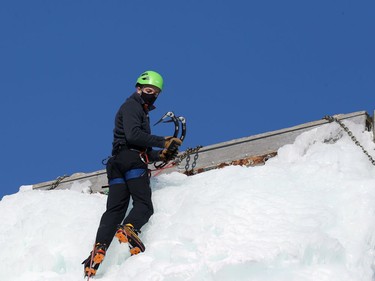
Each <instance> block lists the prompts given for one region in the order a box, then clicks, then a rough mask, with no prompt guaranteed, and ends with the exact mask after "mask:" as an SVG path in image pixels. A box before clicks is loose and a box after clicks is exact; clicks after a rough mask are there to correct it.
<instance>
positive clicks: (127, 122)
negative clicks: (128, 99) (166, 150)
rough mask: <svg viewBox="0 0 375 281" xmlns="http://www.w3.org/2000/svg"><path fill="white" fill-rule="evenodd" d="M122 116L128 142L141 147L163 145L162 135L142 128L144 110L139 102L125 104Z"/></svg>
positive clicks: (161, 146)
mask: <svg viewBox="0 0 375 281" xmlns="http://www.w3.org/2000/svg"><path fill="white" fill-rule="evenodd" d="M122 117H123V120H122V122H123V127H124V132H125V137H126V141H127V142H128V143H129V144H132V145H136V146H143V147H160V148H163V147H164V143H165V139H164V137H161V136H155V135H151V134H148V133H147V132H144V131H143V130H142V120H143V119H144V112H143V109H142V108H141V107H140V106H139V104H137V103H128V104H126V105H125V106H124V108H123V112H122Z"/></svg>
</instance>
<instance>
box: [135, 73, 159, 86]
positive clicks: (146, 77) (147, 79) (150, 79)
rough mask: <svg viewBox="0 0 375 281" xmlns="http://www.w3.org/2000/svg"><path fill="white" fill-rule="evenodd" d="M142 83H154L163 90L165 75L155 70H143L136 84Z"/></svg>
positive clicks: (153, 84)
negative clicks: (162, 75)
mask: <svg viewBox="0 0 375 281" xmlns="http://www.w3.org/2000/svg"><path fill="white" fill-rule="evenodd" d="M138 84H140V85H152V86H155V87H158V88H159V89H160V91H161V90H163V77H161V75H160V74H159V73H157V72H155V71H152V70H148V71H145V72H143V73H142V74H141V75H140V76H139V77H138V79H137V84H136V86H138Z"/></svg>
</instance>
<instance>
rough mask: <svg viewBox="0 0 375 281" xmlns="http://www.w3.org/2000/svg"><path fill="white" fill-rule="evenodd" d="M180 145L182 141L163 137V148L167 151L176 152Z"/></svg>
mask: <svg viewBox="0 0 375 281" xmlns="http://www.w3.org/2000/svg"><path fill="white" fill-rule="evenodd" d="M181 144H182V140H180V139H179V138H174V137H165V144H164V148H165V149H166V150H169V151H175V150H178V147H179V146H180V145H181Z"/></svg>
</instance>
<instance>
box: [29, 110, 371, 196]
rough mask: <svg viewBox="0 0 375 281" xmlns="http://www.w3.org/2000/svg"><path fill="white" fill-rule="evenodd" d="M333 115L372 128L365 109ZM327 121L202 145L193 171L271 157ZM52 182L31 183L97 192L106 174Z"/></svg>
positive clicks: (179, 168) (182, 166) (180, 169)
mask: <svg viewBox="0 0 375 281" xmlns="http://www.w3.org/2000/svg"><path fill="white" fill-rule="evenodd" d="M334 117H336V118H338V119H340V120H345V119H347V120H351V121H352V122H354V123H356V124H360V125H362V126H363V130H370V128H373V126H372V119H371V118H370V117H369V115H368V114H367V112H366V111H359V112H354V113H349V114H338V115H334ZM327 123H329V122H328V121H327V120H325V119H322V120H317V121H313V122H309V123H305V124H301V125H297V126H294V127H290V128H286V129H281V130H276V131H272V132H268V133H262V134H258V135H254V136H250V137H244V138H239V139H234V140H230V141H227V142H222V143H218V144H213V145H209V146H206V147H203V148H201V149H200V150H199V153H198V159H197V161H196V166H195V168H194V169H195V170H196V171H199V170H200V171H204V170H209V169H212V168H215V167H220V166H223V165H224V166H225V165H226V164H228V163H234V162H233V161H240V160H241V159H250V158H251V157H255V156H257V157H259V156H263V157H265V158H267V155H273V156H274V155H275V152H276V151H277V150H278V149H279V148H280V147H282V146H283V145H285V144H290V143H293V142H294V140H295V139H296V137H297V136H298V135H300V134H301V133H303V132H306V131H309V130H311V129H313V128H316V127H318V126H321V125H324V124H327ZM193 161H194V154H193V155H191V157H190V162H188V163H187V162H186V159H184V160H183V161H182V162H181V163H180V164H179V165H178V166H177V167H176V166H174V167H171V168H168V169H164V170H162V171H157V172H158V174H159V173H171V172H174V171H178V172H186V169H185V167H188V170H190V169H191V168H192V163H193ZM186 164H188V165H186ZM149 168H150V169H153V168H154V167H153V166H151V165H150V167H149ZM153 174H154V175H155V172H153ZM56 183H57V182H56V180H52V181H47V182H43V183H39V184H35V185H33V189H42V190H48V189H51V188H57V189H74V185H76V184H82V183H85V184H86V185H87V187H88V188H90V189H91V191H92V192H101V191H102V190H103V189H102V186H106V185H107V177H106V172H105V170H100V171H96V172H92V173H86V174H74V175H72V176H69V177H66V178H64V179H61V180H60V181H59V184H58V185H57V186H56Z"/></svg>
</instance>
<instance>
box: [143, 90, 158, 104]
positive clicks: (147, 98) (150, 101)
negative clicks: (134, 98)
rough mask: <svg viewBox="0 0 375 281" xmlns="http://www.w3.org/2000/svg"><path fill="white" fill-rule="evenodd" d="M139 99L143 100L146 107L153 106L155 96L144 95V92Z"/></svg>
mask: <svg viewBox="0 0 375 281" xmlns="http://www.w3.org/2000/svg"><path fill="white" fill-rule="evenodd" d="M141 97H142V99H143V100H144V102H145V103H146V104H147V105H149V106H150V105H153V104H154V102H155V101H156V96H155V95H150V94H146V93H144V92H142V93H141Z"/></svg>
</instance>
